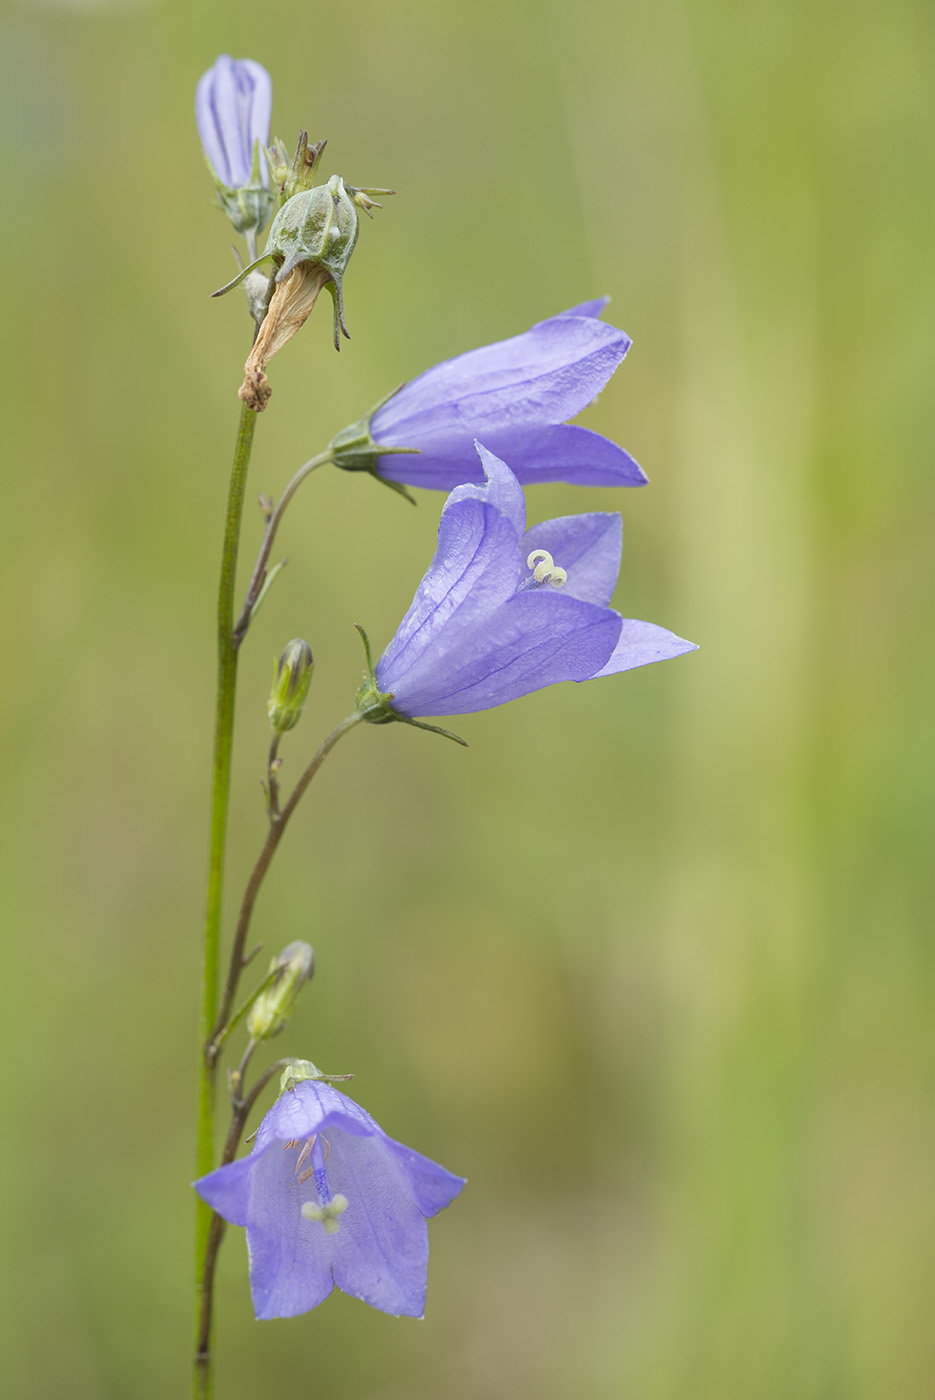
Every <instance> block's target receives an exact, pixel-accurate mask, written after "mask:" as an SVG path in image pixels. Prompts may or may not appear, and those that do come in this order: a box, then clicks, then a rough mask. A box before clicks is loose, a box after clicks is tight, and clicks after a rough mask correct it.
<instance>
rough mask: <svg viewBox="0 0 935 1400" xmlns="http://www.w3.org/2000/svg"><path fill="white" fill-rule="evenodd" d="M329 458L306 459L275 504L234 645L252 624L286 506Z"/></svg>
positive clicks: (241, 613)
mask: <svg viewBox="0 0 935 1400" xmlns="http://www.w3.org/2000/svg"><path fill="white" fill-rule="evenodd" d="M330 461H331V453H330V452H319V454H318V456H317V457H310V458H309V460H308V461H307V462H304V463H303V464H302V466H301V467H299V470H298V471H297V472H296V474H295V476H294V477H293V478H292V480H291V481H290V482H289V485H288V486H287V487H286V489H285V491H283V493H282V495H281V496H280V498H279V500H278V502H277V503H276V508H275V509H274V510H273V511H272V513H271V514H270V517H269V519H268V520H267V522H266V530H265V532H264V535H263V541H262V543H261V545H260V552H259V554H258V555H257V557H256V563H255V564H254V566H253V573H252V574H251V575H250V583H249V585H248V587H247V596H246V598H245V600H244V605H243V608H242V609H241V612H240V617H239V618H238V619H237V626H236V627H235V628H234V646H235V647H239V646H240V643H241V642H242V641H243V639H244V636H245V635H246V631H247V628H248V627H249V626H250V618H251V615H252V613H253V609H254V607H255V606H256V602H257V599H258V598H259V596H260V594H261V593H262V591H263V584H264V582H265V580H266V566H267V564H268V563H269V556H270V551H271V550H272V548H273V541H274V540H275V538H276V531H277V530H278V529H279V522H280V521H281V520H282V518H283V515H284V514H285V512H286V507H287V506H288V504H289V502H290V501H291V500H292V497H293V496H294V495H295V493H296V491H298V489H299V487H300V486H301V485H302V482H303V481H304V480H305V478H306V477H307V476H310V475H311V473H312V472H313V471H315V470H316V468H318V467H323V466H324V465H325V464H326V463H327V462H330Z"/></svg>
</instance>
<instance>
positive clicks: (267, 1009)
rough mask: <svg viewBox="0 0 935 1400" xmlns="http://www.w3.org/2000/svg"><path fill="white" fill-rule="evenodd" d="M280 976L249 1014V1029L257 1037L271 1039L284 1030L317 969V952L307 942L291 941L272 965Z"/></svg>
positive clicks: (260, 996) (259, 998)
mask: <svg viewBox="0 0 935 1400" xmlns="http://www.w3.org/2000/svg"><path fill="white" fill-rule="evenodd" d="M269 970H270V972H275V973H276V974H277V975H276V976H275V977H274V978H273V981H272V983H271V985H270V986H269V987H267V988H266V991H265V992H261V993H260V995H259V996H258V997H257V999H256V1001H255V1002H254V1003H253V1005H252V1006H251V1007H250V1010H249V1011H248V1013H247V1030H248V1031H249V1032H250V1034H251V1036H252V1037H253V1039H254V1040H269V1039H270V1037H271V1036H274V1035H278V1034H279V1032H280V1031H281V1030H282V1029H283V1027H284V1026H285V1024H286V1022H287V1021H288V1019H289V1017H290V1016H291V1015H292V1009H293V1007H294V1006H295V1002H296V998H297V997H298V995H299V992H300V991H301V990H302V987H303V986H304V985H305V983H306V982H308V981H309V979H310V978H311V977H312V976H313V974H314V972H315V954H314V953H313V952H312V949H311V946H310V944H308V943H301V942H296V943H290V944H288V945H287V947H285V948H283V950H282V952H281V953H280V954H279V955H278V957H275V958H273V961H272V962H271V963H270V965H269Z"/></svg>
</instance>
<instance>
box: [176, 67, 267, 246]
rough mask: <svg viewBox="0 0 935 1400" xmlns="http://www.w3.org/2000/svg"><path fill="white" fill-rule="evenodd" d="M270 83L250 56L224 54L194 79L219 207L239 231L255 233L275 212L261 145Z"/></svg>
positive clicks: (199, 119)
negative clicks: (196, 81) (261, 153)
mask: <svg viewBox="0 0 935 1400" xmlns="http://www.w3.org/2000/svg"><path fill="white" fill-rule="evenodd" d="M272 105H273V84H272V81H271V79H270V76H269V74H268V73H267V71H266V69H265V68H264V67H263V66H262V65H261V64H259V63H255V62H254V61H253V59H250V58H241V59H234V58H230V57H229V56H228V55H227V54H222V55H221V57H220V58H219V59H218V60H217V62H216V63H215V64H214V66H213V68H209V69H208V71H207V73H204V74H203V75H202V77H201V78H200V80H199V82H198V87H197V88H196V90H195V120H196V121H197V123H198V135H199V136H200V137H201V144H202V147H203V148H204V153H205V159H206V160H207V162H208V168H209V170H210V171H211V174H212V175H213V176H214V183H215V185H216V186H217V191H218V198H219V199H220V201H221V208H222V209H223V210H224V212H225V214H226V215H227V217H228V218H229V219H230V221H231V223H232V224H233V225H234V228H235V229H236V230H237V232H238V233H253V234H256V233H259V231H260V229H262V228H263V227H264V225H265V224H266V222H267V220H268V219H269V216H270V214H271V213H272V212H273V202H274V201H273V196H272V195H271V194H270V192H269V189H268V185H269V176H268V174H267V171H266V166H265V164H264V163H263V161H262V160H261V159H260V147H261V146H263V145H265V143H266V142H267V141H268V140H269V119H270V112H271V110H272Z"/></svg>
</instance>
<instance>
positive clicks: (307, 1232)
mask: <svg viewBox="0 0 935 1400" xmlns="http://www.w3.org/2000/svg"><path fill="white" fill-rule="evenodd" d="M284 1097H288V1096H284ZM338 1131H340V1130H338ZM334 1136H335V1137H337V1136H338V1132H335V1135H334ZM344 1136H346V1135H344ZM347 1140H348V1141H350V1140H351V1139H350V1138H349V1137H347ZM252 1155H253V1156H254V1157H255V1156H256V1150H255V1149H254V1152H253V1154H252ZM248 1160H249V1159H248ZM330 1176H331V1172H330V1171H329V1178H330ZM252 1185H253V1189H252V1192H251V1196H250V1216H249V1219H248V1220H247V1248H248V1249H249V1252H250V1291H251V1294H252V1296H253V1311H254V1312H255V1313H256V1315H257V1317H258V1318H260V1319H261V1320H265V1319H267V1318H271V1317H296V1316H298V1314H299V1313H304V1312H309V1311H310V1310H311V1309H312V1308H317V1307H318V1304H319V1303H321V1302H323V1301H324V1299H325V1298H327V1296H328V1294H329V1293H330V1292H331V1290H332V1288H333V1287H334V1279H333V1277H332V1272H331V1249H330V1246H331V1239H332V1237H331V1236H329V1235H326V1234H325V1232H324V1230H323V1229H322V1227H321V1225H320V1223H319V1222H317V1221H314V1220H306V1219H305V1217H304V1216H303V1214H302V1205H303V1203H304V1202H305V1201H307V1200H309V1199H314V1198H315V1192H314V1190H313V1189H311V1188H310V1187H309V1186H308V1185H307V1184H305V1183H303V1184H301V1185H300V1184H299V1180H298V1178H297V1176H296V1175H295V1157H294V1154H292V1153H284V1152H283V1151H282V1148H281V1147H280V1145H279V1143H278V1142H273V1143H271V1144H270V1146H269V1147H268V1148H267V1149H266V1151H265V1152H262V1153H260V1155H259V1158H258V1159H257V1161H256V1164H255V1167H254V1172H253V1183H252Z"/></svg>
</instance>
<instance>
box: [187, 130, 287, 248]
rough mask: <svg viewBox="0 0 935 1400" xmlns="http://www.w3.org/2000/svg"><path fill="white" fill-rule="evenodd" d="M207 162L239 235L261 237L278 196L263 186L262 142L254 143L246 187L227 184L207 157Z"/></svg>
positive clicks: (219, 200) (224, 205) (225, 210)
mask: <svg viewBox="0 0 935 1400" xmlns="http://www.w3.org/2000/svg"><path fill="white" fill-rule="evenodd" d="M205 162H206V164H207V166H208V170H209V171H210V172H211V178H212V180H213V181H214V185H215V189H216V190H217V194H218V202H219V203H220V206H221V208H222V209H223V210H224V213H225V214H226V215H227V217H228V218H229V219H230V221H231V223H232V224H233V225H234V228H235V229H236V230H237V232H238V233H242V234H246V233H254V234H258V233H260V232H261V230H262V229H264V228H265V227H266V225H267V224H268V223H269V221H270V217H271V216H272V213H273V208H274V206H275V203H276V200H275V197H274V196H273V195H272V194H271V193H270V191H269V190H268V189H267V188H266V186H265V185H264V183H263V180H262V177H261V175H260V143H259V141H254V143H253V167H252V169H251V171H250V180H249V183H248V184H246V185H241V186H239V187H234V186H231V185H225V183H224V181H223V180H221V179H220V178H219V177H218V173H217V171H216V170H215V168H214V166H213V165H212V164H211V162H210V160H208V157H207V155H205Z"/></svg>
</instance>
